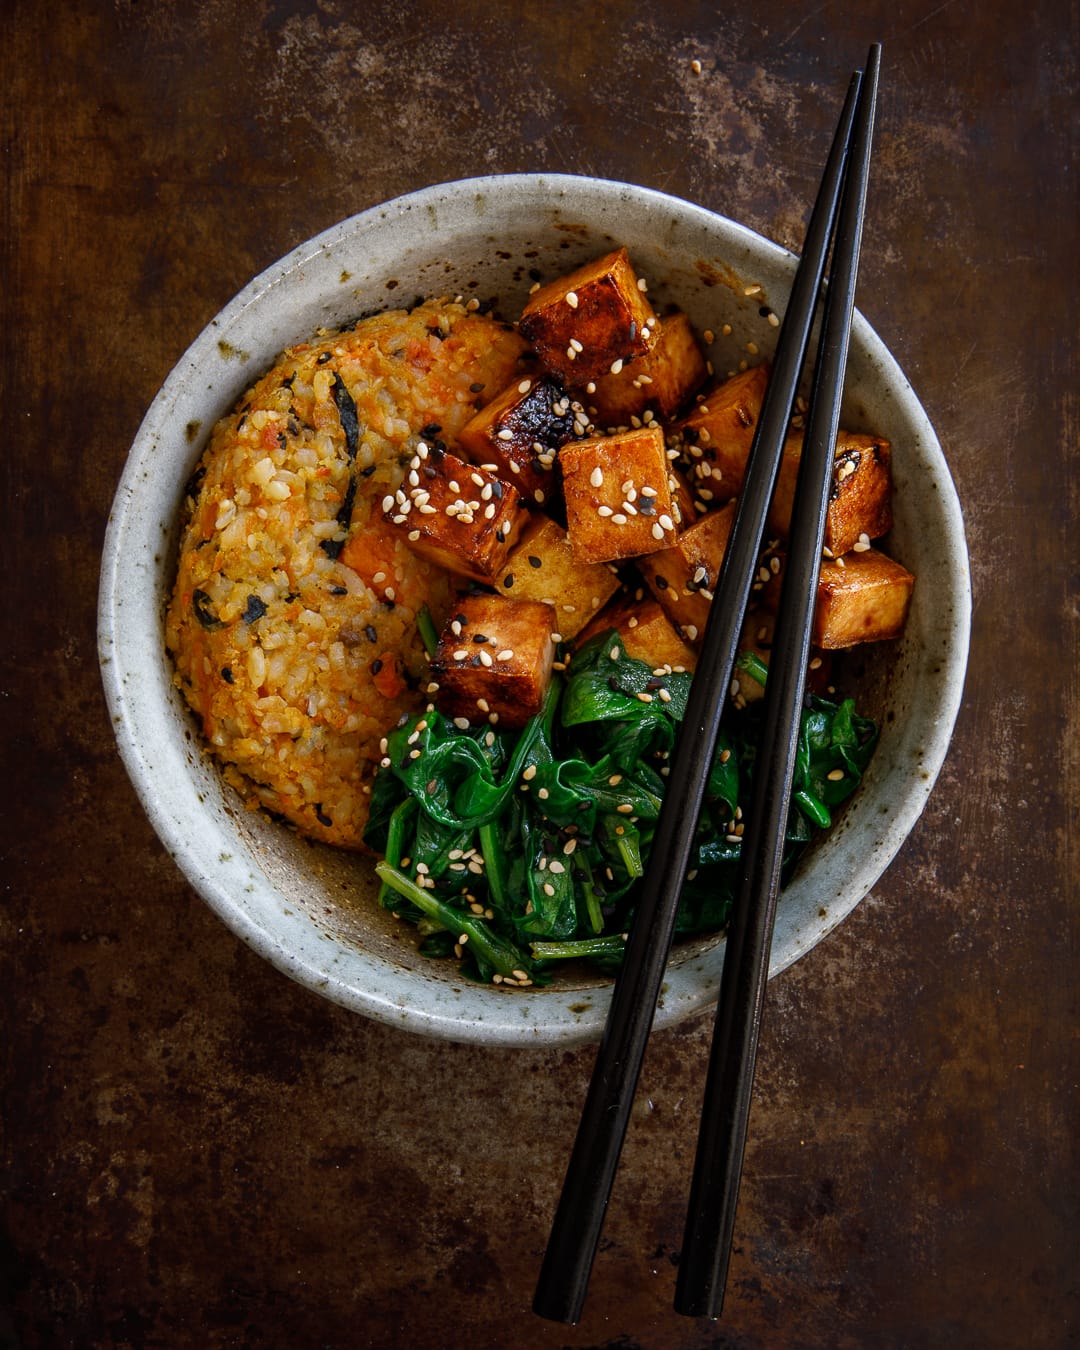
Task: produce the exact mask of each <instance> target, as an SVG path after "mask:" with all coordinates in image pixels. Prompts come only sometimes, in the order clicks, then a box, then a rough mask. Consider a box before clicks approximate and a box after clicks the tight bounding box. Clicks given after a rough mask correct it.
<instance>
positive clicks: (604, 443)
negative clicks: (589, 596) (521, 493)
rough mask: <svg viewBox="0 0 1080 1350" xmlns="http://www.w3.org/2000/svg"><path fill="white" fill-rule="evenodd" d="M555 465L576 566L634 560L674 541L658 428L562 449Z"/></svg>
mask: <svg viewBox="0 0 1080 1350" xmlns="http://www.w3.org/2000/svg"><path fill="white" fill-rule="evenodd" d="M559 462H560V464H561V465H562V477H563V498H564V500H565V504H566V523H567V529H568V531H569V534H570V546H571V548H572V549H573V551H574V556H575V557H577V558H579V559H580V560H581V561H582V562H617V561H618V560H619V559H621V558H636V557H638V556H639V555H640V554H643V553H653V552H655V551H656V550H657V549H659V548H664V547H666V546H667V545H668V544H670V543H671V542H672V541H673V540H674V538H675V533H676V524H675V520H674V513H673V508H672V497H671V488H670V486H669V482H668V458H667V451H666V449H665V447H664V433H663V432H662V431H661V430H660V428H659V427H642V428H641V429H640V430H636V431H627V432H623V433H620V434H619V435H617V436H595V437H590V438H589V439H588V440H584V441H575V442H574V443H573V444H572V445H566V446H564V447H563V449H562V450H561V451H560V453H559Z"/></svg>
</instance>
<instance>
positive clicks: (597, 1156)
mask: <svg viewBox="0 0 1080 1350" xmlns="http://www.w3.org/2000/svg"><path fill="white" fill-rule="evenodd" d="M859 85H860V76H859V74H858V73H856V74H855V75H854V76H853V77H852V80H851V84H850V87H849V90H848V95H847V99H846V101H845V103H844V108H843V111H842V113H841V117H840V122H839V125H838V127H837V131H836V135H835V137H834V140H833V144H832V148H831V150H830V152H829V158H828V161H827V162H826V166H825V172H824V175H823V177H822V182H821V187H820V189H819V191H818V196H817V200H816V201H815V204H814V209H813V212H812V214H811V218H810V223H809V226H808V228H807V234H806V242H805V246H804V250H803V256H802V259H801V261H800V263H799V266H798V269H797V271H796V274H795V279H794V282H793V285H792V291H791V296H790V299H789V302H788V306H787V311H786V314H785V317H784V319H783V322H782V324H781V328H780V333H779V338H778V342H777V348H776V354H775V356H774V359H773V367H772V372H771V375H770V379H769V385H768V389H767V393H766V398H765V402H764V405H763V407H762V412H761V416H760V418H759V420H758V425H757V428H756V430H755V435H754V442H753V445H752V447H751V453H750V463H749V466H748V470H747V478H746V485H745V487H744V490H743V493H742V495H741V496H740V499H739V507H738V509H737V514H736V519H735V522H734V525H733V528H732V534H731V538H730V540H729V543H728V548H727V552H726V554H725V559H724V564H723V567H722V569H721V575H720V578H719V581H718V583H717V586H716V588H715V590H714V600H713V603H712V605H711V607H710V614H709V620H708V623H707V624H706V627H705V633H704V636H703V639H702V649H701V655H700V658H699V661H698V665H697V670H696V672H695V675H694V679H693V682H692V684H691V688H690V695H689V698H688V700H687V708H686V714H685V717H684V719H683V723H682V730H681V732H680V734H679V738H678V742H677V744H676V746H675V750H674V752H673V755H672V759H671V761H670V764H671V772H670V774H669V777H668V786H667V790H666V792H665V798H664V805H663V808H662V810H661V812H660V816H659V819H658V821H657V826H656V832H655V834H654V836H653V843H652V850H651V854H650V862H649V866H648V868H647V870H646V874H645V877H644V881H643V886H642V894H641V899H640V901H639V903H638V906H637V911H636V914H635V918H634V921H633V924H632V926H631V930H630V934H629V937H628V940H627V946H626V954H625V957H624V960H623V964H622V967H621V969H620V972H619V975H618V977H617V978H616V981H615V986H614V989H613V991H612V999H611V1006H610V1009H609V1011H608V1017H607V1021H606V1024H605V1028H604V1035H603V1038H602V1040H601V1043H600V1047H599V1050H598V1051H597V1058H596V1063H595V1066H594V1069H593V1075H592V1079H591V1082H590V1085H589V1091H588V1094H587V1096H586V1100H585V1104H584V1107H583V1109H582V1115H581V1121H580V1124H579V1127H578V1133H577V1137H576V1139H575V1142H574V1147H573V1150H572V1153H571V1156H570V1161H569V1164H568V1166H567V1171H566V1176H565V1179H564V1181H563V1188H562V1192H561V1195H560V1199H559V1204H558V1206H557V1209H556V1212H555V1217H554V1220H553V1223H552V1229H551V1235H550V1237H549V1240H548V1245H547V1250H546V1252H545V1255H544V1260H543V1264H542V1266H541V1270H540V1275H539V1278H538V1281H537V1287H536V1292H535V1296H534V1299H533V1310H534V1312H536V1313H537V1314H539V1315H540V1316H541V1317H547V1318H551V1319H552V1320H555V1321H561V1322H571V1323H573V1322H577V1321H578V1319H579V1318H580V1315H581V1309H582V1306H583V1304H584V1301H585V1294H586V1291H587V1289H588V1282H589V1275H590V1272H591V1270H592V1264H593V1260H594V1257H595V1254H596V1246H597V1243H598V1241H599V1238H600V1230H601V1227H602V1225H603V1220H604V1214H605V1212H606V1209H607V1204H608V1200H609V1197H610V1194H611V1187H612V1184H613V1182H614V1178H615V1170H616V1167H617V1164H618V1159H619V1154H620V1152H621V1150H622V1144H623V1139H624V1137H625V1134H626V1127H627V1124H628V1122H629V1116H630V1109H631V1106H632V1104H633V1098H634V1091H635V1089H636V1087H637V1081H638V1077H639V1073H640V1069H641V1062H642V1058H643V1056H644V1052H645V1045H646V1042H647V1040H648V1036H649V1031H650V1029H651V1027H652V1021H653V1016H654V1014H655V1011H656V1001H657V997H658V995H659V992H660V984H661V981H662V979H663V974H664V969H665V967H666V964H667V959H668V954H669V952H670V950H671V942H672V936H673V933H674V928H675V917H676V912H677V909H678V903H679V895H680V892H681V890H682V883H683V878H684V876H685V874H686V867H687V861H688V858H689V855H690V849H691V846H692V844H693V838H694V832H695V829H696V825H697V819H698V815H699V813H700V809H701V805H702V801H703V798H704V792H705V783H706V781H707V778H708V773H709V769H710V766H711V764H712V757H713V754H714V751H715V748H716V738H717V733H718V731H719V724H720V717H721V713H722V712H723V708H724V703H725V701H726V696H727V691H728V688H729V686H730V684H731V676H732V671H733V669H734V665H735V656H736V652H737V650H738V643H739V634H740V630H741V626H742V621H743V615H744V613H745V610H746V606H747V602H748V600H749V596H750V590H751V586H752V583H753V579H754V575H755V571H756V568H757V565H758V556H759V554H760V551H761V542H762V538H763V535H764V529H765V518H766V514H767V512H768V508H769V502H770V499H771V497H772V491H773V486H774V484H775V481H776V474H777V470H778V468H779V464H780V455H781V450H782V448H783V443H784V437H785V435H786V433H787V428H788V424H789V421H790V418H791V412H792V408H793V406H794V401H795V395H796V392H797V390H798V384H799V378H800V375H801V372H802V367H803V363H804V360H805V357H806V350H807V346H808V344H809V341H810V333H811V328H812V325H813V321H814V312H815V309H816V307H817V301H818V296H819V293H820V291H821V282H822V277H823V276H824V271H825V262H826V258H827V256H828V252H829V246H830V242H831V239H832V234H833V229H834V224H835V217H836V206H837V202H838V200H839V195H840V188H841V183H842V180H843V172H844V166H845V163H846V158H847V150H848V144H849V140H850V136H851V128H852V124H853V120H854V113H855V106H856V100H857V96H858V90H859Z"/></svg>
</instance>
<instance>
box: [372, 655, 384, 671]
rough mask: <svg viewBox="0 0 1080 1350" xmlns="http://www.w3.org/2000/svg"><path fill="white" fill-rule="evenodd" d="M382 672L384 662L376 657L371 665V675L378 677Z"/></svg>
mask: <svg viewBox="0 0 1080 1350" xmlns="http://www.w3.org/2000/svg"><path fill="white" fill-rule="evenodd" d="M380 670H382V660H381V659H380V658H379V657H376V658H375V660H374V661H372V663H371V673H372V675H378V673H379V671H380Z"/></svg>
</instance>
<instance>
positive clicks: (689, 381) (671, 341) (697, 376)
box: [585, 311, 708, 430]
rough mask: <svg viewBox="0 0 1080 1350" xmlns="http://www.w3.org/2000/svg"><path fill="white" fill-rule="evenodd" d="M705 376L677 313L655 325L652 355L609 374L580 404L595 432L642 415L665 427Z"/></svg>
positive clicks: (686, 322) (698, 350) (690, 333)
mask: <svg viewBox="0 0 1080 1350" xmlns="http://www.w3.org/2000/svg"><path fill="white" fill-rule="evenodd" d="M707 374H708V370H707V367H706V364H705V355H704V353H703V352H702V350H701V347H700V345H699V343H698V340H697V337H696V335H695V333H694V329H693V326H692V325H691V323H690V319H689V317H688V316H687V315H685V314H683V313H682V312H681V311H679V312H678V313H675V314H668V315H666V316H665V317H664V318H663V319H661V320H660V336H659V337H658V338H657V340H656V344H655V346H654V347H653V349H652V351H649V352H645V353H644V355H642V356H638V357H635V358H634V360H633V361H631V362H629V363H628V364H627V363H624V365H623V368H622V369H621V370H620V371H618V373H617V374H615V375H612V374H611V372H610V371H609V372H608V373H607V374H606V375H601V376H600V378H599V379H598V380H595V381H593V382H592V384H590V385H589V386H588V387H587V388H586V391H585V393H586V403H587V406H588V408H589V411H590V413H591V414H592V416H593V417H594V419H595V421H596V423H597V425H598V426H602V427H606V428H607V429H608V430H615V429H616V428H617V427H620V426H626V425H628V424H629V423H630V422H631V420H632V419H633V418H635V417H636V418H640V417H641V416H642V414H643V413H644V412H645V411H646V410H650V411H651V412H652V413H653V414H654V415H655V416H657V417H659V418H661V419H662V420H664V421H666V420H667V419H669V418H671V417H673V416H674V415H675V413H677V412H678V411H679V409H680V408H682V407H683V406H684V405H685V404H687V403H688V402H689V401H690V399H691V398H692V397H693V396H694V393H695V391H696V390H697V389H699V388H700V387H701V385H702V384H703V383H704V382H705V378H706V376H707Z"/></svg>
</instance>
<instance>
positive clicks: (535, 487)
mask: <svg viewBox="0 0 1080 1350" xmlns="http://www.w3.org/2000/svg"><path fill="white" fill-rule="evenodd" d="M587 430H588V423H587V419H586V415H585V411H584V409H583V408H582V406H581V404H580V403H576V402H572V401H571V399H570V397H569V396H568V395H567V393H566V391H565V390H564V389H563V387H562V385H561V384H559V383H558V381H556V380H552V379H537V378H536V377H535V376H529V375H523V376H522V377H521V378H520V379H519V380H517V381H515V382H514V383H513V384H510V385H508V386H507V387H506V388H505V389H504V390H503V391H502V393H500V394H497V395H496V396H495V398H494V399H492V401H491V402H490V403H489V404H488V405H487V407H485V408H484V409H483V410H482V411H480V412H478V413H477V414H476V416H475V417H473V418H471V419H470V421H469V422H468V423H466V425H465V426H464V427H462V429H461V431H460V432H459V433H458V448H459V449H461V450H463V451H464V452H465V454H466V455H468V457H469V459H470V460H472V462H473V463H474V464H482V465H484V466H485V467H488V468H490V469H491V470H492V472H494V473H496V474H498V476H499V477H500V478H502V479H504V480H505V481H506V482H508V483H513V485H514V486H515V487H516V488H517V489H518V491H519V492H520V493H521V495H522V496H523V497H524V498H526V500H528V501H532V502H534V503H535V504H536V505H537V506H550V505H551V504H552V503H553V502H554V501H555V500H556V498H557V495H558V492H559V477H558V472H557V470H556V467H555V456H556V454H557V452H558V450H559V449H560V447H561V446H563V445H565V444H566V443H567V441H570V440H573V439H574V437H575V436H583V435H585V433H586V431H587Z"/></svg>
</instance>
